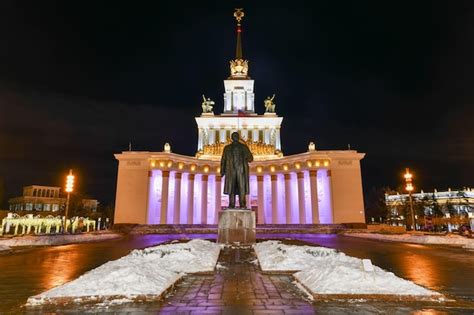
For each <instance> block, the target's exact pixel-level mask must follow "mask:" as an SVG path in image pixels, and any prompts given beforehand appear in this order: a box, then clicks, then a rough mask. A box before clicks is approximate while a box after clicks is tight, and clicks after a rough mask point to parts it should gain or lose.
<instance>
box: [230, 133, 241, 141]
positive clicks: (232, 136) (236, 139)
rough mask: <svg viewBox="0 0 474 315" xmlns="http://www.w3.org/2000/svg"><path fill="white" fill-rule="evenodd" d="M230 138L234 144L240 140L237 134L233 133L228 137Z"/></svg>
mask: <svg viewBox="0 0 474 315" xmlns="http://www.w3.org/2000/svg"><path fill="white" fill-rule="evenodd" d="M230 137H231V139H232V141H234V142H237V141H239V138H240V136H239V133H238V132H233V133H232V134H231V135H230Z"/></svg>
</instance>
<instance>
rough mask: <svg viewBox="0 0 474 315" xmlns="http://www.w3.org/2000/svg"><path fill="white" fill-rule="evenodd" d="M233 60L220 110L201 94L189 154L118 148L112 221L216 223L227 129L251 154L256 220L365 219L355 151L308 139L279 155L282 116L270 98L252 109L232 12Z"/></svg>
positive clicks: (222, 199) (358, 157) (314, 221)
mask: <svg viewBox="0 0 474 315" xmlns="http://www.w3.org/2000/svg"><path fill="white" fill-rule="evenodd" d="M234 16H236V19H237V49H236V58H235V59H234V60H231V61H230V76H229V77H228V78H227V79H226V80H224V106H223V107H224V108H223V112H222V113H221V114H215V113H214V108H213V105H214V102H213V101H211V100H210V99H206V98H205V96H203V103H202V109H203V113H202V114H201V116H199V117H196V123H197V127H198V144H197V153H196V156H184V155H180V154H176V153H173V152H171V147H170V146H169V144H166V145H165V148H164V150H163V152H148V151H139V152H137V151H125V152H122V153H120V154H115V158H116V159H117V160H118V161H119V165H118V178H117V192H116V203H115V220H114V223H137V224H215V223H217V217H218V215H217V213H218V211H219V210H221V209H222V208H223V207H226V206H227V196H224V195H223V194H222V190H223V180H222V178H221V177H220V175H219V173H220V169H219V165H220V158H221V154H222V150H223V148H224V146H225V145H226V144H227V143H229V141H230V140H229V138H230V134H231V133H232V132H234V131H237V132H239V133H240V135H241V137H242V139H243V141H244V142H246V143H247V145H248V146H249V148H250V149H251V151H252V153H253V155H254V162H252V163H251V164H250V195H249V196H248V197H249V199H248V200H250V206H251V207H252V209H254V210H255V211H256V212H257V215H256V217H257V223H258V224H332V223H364V222H365V219H364V204H363V197H362V180H361V170H360V160H361V159H362V158H363V157H364V155H365V154H363V153H358V152H357V151H354V150H345V151H320V150H317V149H316V147H315V145H314V144H313V143H310V145H309V146H308V150H307V151H306V152H304V153H300V154H295V155H290V156H284V155H283V153H282V145H281V141H280V127H281V124H282V120H283V117H279V116H278V115H277V114H276V111H275V104H274V103H273V99H274V96H273V97H268V98H267V99H265V100H264V107H265V113H264V114H258V113H257V112H256V111H255V95H254V81H253V80H252V79H251V78H250V76H249V73H248V70H249V65H248V61H247V60H245V59H243V55H242V46H241V25H240V22H241V19H242V17H243V12H241V11H237V12H236V14H235V15H234Z"/></svg>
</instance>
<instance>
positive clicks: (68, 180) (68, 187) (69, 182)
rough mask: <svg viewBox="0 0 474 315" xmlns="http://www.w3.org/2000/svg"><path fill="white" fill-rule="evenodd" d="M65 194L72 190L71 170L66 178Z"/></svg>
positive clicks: (72, 177)
mask: <svg viewBox="0 0 474 315" xmlns="http://www.w3.org/2000/svg"><path fill="white" fill-rule="evenodd" d="M65 190H66V192H67V193H70V192H72V191H73V190H74V175H72V170H70V171H69V175H68V176H66V189H65Z"/></svg>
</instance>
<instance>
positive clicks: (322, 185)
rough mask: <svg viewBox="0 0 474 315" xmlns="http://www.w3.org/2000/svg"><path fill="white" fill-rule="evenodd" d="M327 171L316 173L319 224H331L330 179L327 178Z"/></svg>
mask: <svg viewBox="0 0 474 315" xmlns="http://www.w3.org/2000/svg"><path fill="white" fill-rule="evenodd" d="M327 173H328V172H327V170H320V171H319V172H318V200H319V222H320V223H321V224H330V223H333V216H332V208H331V182H330V180H331V178H330V177H328V176H327Z"/></svg>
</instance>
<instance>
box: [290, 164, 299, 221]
mask: <svg viewBox="0 0 474 315" xmlns="http://www.w3.org/2000/svg"><path fill="white" fill-rule="evenodd" d="M290 188H291V192H290V196H291V210H292V213H291V222H288V223H293V224H297V223H299V222H300V221H299V216H300V215H299V202H298V178H297V175H296V173H291V187H290Z"/></svg>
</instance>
